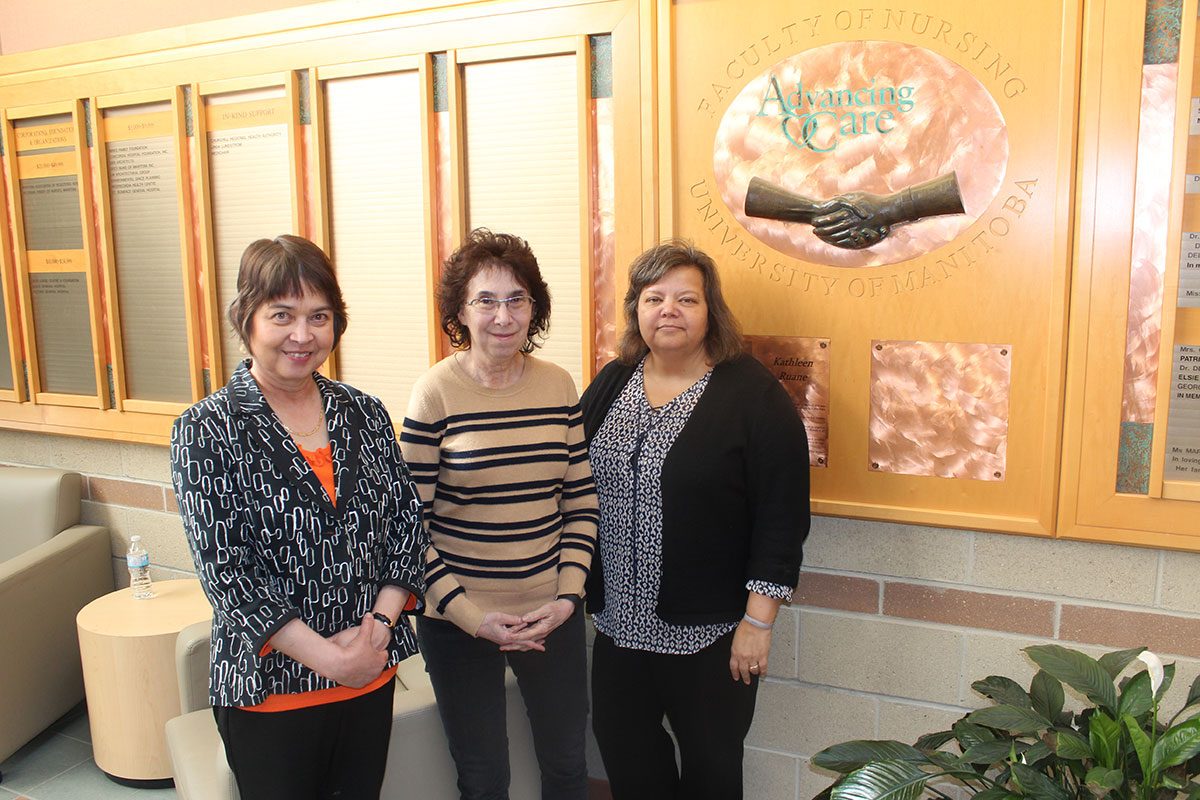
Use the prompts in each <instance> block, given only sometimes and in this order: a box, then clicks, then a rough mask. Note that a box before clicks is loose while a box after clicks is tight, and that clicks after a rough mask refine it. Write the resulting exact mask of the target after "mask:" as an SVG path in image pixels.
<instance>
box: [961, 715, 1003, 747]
mask: <svg viewBox="0 0 1200 800" xmlns="http://www.w3.org/2000/svg"><path fill="white" fill-rule="evenodd" d="M970 716H971V715H970V714H968V715H967V716H965V717H963V718H962V719H960V720H959V721H958V722H956V723H954V728H953V731H954V738H956V739H958V744H959V746H960V747H961V748H962V749H963V750H966V749H967V748H968V747H973V746H975V745H977V744H979V743H980V742H990V741H992V740H993V739H996V738H999V737H997V736H996V732H995V731H993V730H992V729H991V728H985V727H983V726H982V725H976V724H975V723H973V722H969V721H968V720H969V718H970Z"/></svg>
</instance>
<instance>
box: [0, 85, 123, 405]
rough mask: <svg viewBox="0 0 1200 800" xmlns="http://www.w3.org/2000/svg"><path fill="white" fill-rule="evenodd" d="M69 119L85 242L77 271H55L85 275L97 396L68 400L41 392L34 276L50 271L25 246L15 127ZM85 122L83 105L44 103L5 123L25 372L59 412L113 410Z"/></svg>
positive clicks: (42, 399) (41, 399)
mask: <svg viewBox="0 0 1200 800" xmlns="http://www.w3.org/2000/svg"><path fill="white" fill-rule="evenodd" d="M64 114H69V115H70V116H71V124H72V129H73V130H72V136H71V141H70V144H71V147H73V148H74V158H75V171H74V177H75V180H76V183H77V187H78V193H79V208H78V213H79V221H80V228H81V237H82V245H83V246H82V248H81V251H82V253H83V264H82V265H81V266H80V267H79V268H77V269H70V270H52V271H55V272H59V271H65V272H77V273H81V274H83V275H84V280H85V281H86V285H87V286H86V293H87V305H88V330H89V333H90V335H91V339H92V354H91V361H92V372H93V380H94V381H95V387H96V393H95V394H94V395H88V394H67V393H62V392H47V391H42V389H41V386H42V375H41V369H40V366H39V363H38V349H37V331H36V327H35V325H34V311H33V297H32V286H31V279H30V275H31V273H36V272H42V271H51V270H43V269H41V268H39V267H38V266H36V265H31V264H30V260H29V255H28V251H27V250H26V242H25V227H24V209H23V206H22V203H21V197H20V183H21V175H20V169H19V167H18V156H19V153H18V151H17V137H16V133H15V130H14V123H15V122H16V121H17V120H23V119H36V118H39V117H51V116H61V115H64ZM86 125H87V122H86V119H85V117H84V113H83V102H82V101H81V100H69V101H63V102H58V103H43V104H39V105H35V106H26V107H22V108H10V109H8V110H7V112H6V114H5V116H4V118H3V127H4V139H5V160H6V162H7V164H8V171H9V175H10V176H11V180H10V182H9V186H8V199H9V203H10V204H11V206H12V210H13V219H14V227H15V230H14V231H13V241H14V243H15V245H16V253H17V262H16V264H17V283H18V286H19V287H20V298H21V302H20V306H21V324H22V330H23V334H24V345H25V353H26V362H25V363H26V366H27V369H28V370H29V383H30V387H29V390H30V392H31V394H32V396H33V400H34V402H36V403H40V404H46V405H60V406H80V407H85V408H87V407H90V408H97V409H101V410H103V409H106V408H108V407H109V398H108V391H107V389H108V376H107V372H106V369H105V362H104V352H103V348H104V339H103V334H102V332H101V327H100V316H101V312H100V287H99V280H100V279H99V276H98V275H97V270H96V251H95V241H94V239H93V237H92V213H93V212H92V195H91V163H90V160H89V157H88V156H89V150H88V146H87V140H86Z"/></svg>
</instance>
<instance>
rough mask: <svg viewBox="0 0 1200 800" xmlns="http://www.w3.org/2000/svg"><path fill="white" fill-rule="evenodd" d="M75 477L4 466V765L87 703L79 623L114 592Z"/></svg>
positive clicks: (0, 561) (98, 533)
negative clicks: (82, 511)
mask: <svg viewBox="0 0 1200 800" xmlns="http://www.w3.org/2000/svg"><path fill="white" fill-rule="evenodd" d="M82 485H83V479H82V478H81V477H80V476H79V473H76V472H64V471H63V470H59V469H42V468H36V467H6V466H0V642H3V649H4V656H3V657H0V761H4V760H5V759H6V758H8V757H9V756H10V755H12V754H13V753H14V752H15V751H16V750H17V749H18V748H20V747H21V746H22V745H24V744H25V743H26V742H28V741H29V740H30V739H32V738H33V737H34V736H36V735H37V734H39V733H41V732H42V731H43V730H45V729H46V728H47V727H49V725H50V724H51V723H52V722H54V721H55V720H56V719H58V718H59V717H61V716H62V715H63V714H65V713H66V712H67V711H69V710H70V709H71V707H72V706H74V705H76V704H77V703H78V702H79V701H80V700H82V699H83V672H82V670H81V668H80V663H79V639H78V637H77V635H76V632H75V615H76V614H78V613H79V610H80V609H81V608H83V607H84V606H85V605H87V604H88V603H89V602H91V601H92V600H94V599H95V598H97V597H99V596H100V595H102V594H106V593H108V592H111V591H112V590H113V560H112V543H111V540H110V537H109V534H108V529H107V528H102V527H98V526H95V525H80V524H79V499H80V492H81V489H82Z"/></svg>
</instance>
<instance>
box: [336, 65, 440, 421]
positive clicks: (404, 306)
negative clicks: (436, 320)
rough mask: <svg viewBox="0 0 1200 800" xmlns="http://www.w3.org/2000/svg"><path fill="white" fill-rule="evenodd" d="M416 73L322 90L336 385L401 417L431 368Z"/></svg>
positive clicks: (359, 79) (344, 83)
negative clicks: (338, 310)
mask: <svg viewBox="0 0 1200 800" xmlns="http://www.w3.org/2000/svg"><path fill="white" fill-rule="evenodd" d="M420 89H421V87H420V78H419V76H418V73H416V72H404V73H394V74H384V75H370V76H363V77H355V78H343V79H338V80H332V81H329V82H327V83H326V84H325V103H326V114H325V119H326V129H327V135H328V139H327V147H326V153H327V157H328V164H329V204H330V209H331V212H330V226H331V229H332V236H331V238H332V242H333V247H332V257H333V263H334V268H335V269H336V270H337V273H338V282H339V284H340V285H341V287H342V294H343V295H344V297H345V299H346V304H347V305H348V307H349V309H350V319H351V324H350V327H349V329H348V330H347V332H346V335H345V337H343V339H342V340H341V343H340V344H339V345H338V376H339V377H340V378H341V379H342V380H345V381H347V382H348V383H351V384H353V385H354V386H357V387H359V388H361V389H363V390H365V391H368V392H370V393H371V394H374V395H376V396H378V397H379V398H380V399H382V400H383V401H384V404H385V405H387V407H388V409H389V411H390V412H391V414H392V416H393V417H394V418H397V419H399V418H401V417H403V416H404V412H405V409H406V408H407V406H408V394H409V391H410V389H411V388H412V384H413V381H415V380H416V379H417V377H418V376H419V375H420V374H421V373H423V372H424V371H425V370H426V369H428V367H429V315H430V313H431V310H430V309H429V307H428V305H427V303H426V296H427V288H428V286H427V278H426V269H425V226H424V214H425V204H424V194H423V189H422V185H423V179H422V168H421V163H422V159H421V91H420Z"/></svg>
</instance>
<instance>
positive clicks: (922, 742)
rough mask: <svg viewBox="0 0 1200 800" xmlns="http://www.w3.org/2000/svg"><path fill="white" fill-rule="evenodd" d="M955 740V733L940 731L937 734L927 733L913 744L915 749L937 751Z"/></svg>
mask: <svg viewBox="0 0 1200 800" xmlns="http://www.w3.org/2000/svg"><path fill="white" fill-rule="evenodd" d="M953 738H954V731H938V732H937V733H927V734H925V735H924V736H922V737H921V738H920V739H917V741H915V742H914V743H913V747H915V748H917V749H918V750H937V749H938V748H939V747H941V746H942V745H944V744H945V743H946V742H948V741H950V740H951V739H953Z"/></svg>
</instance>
